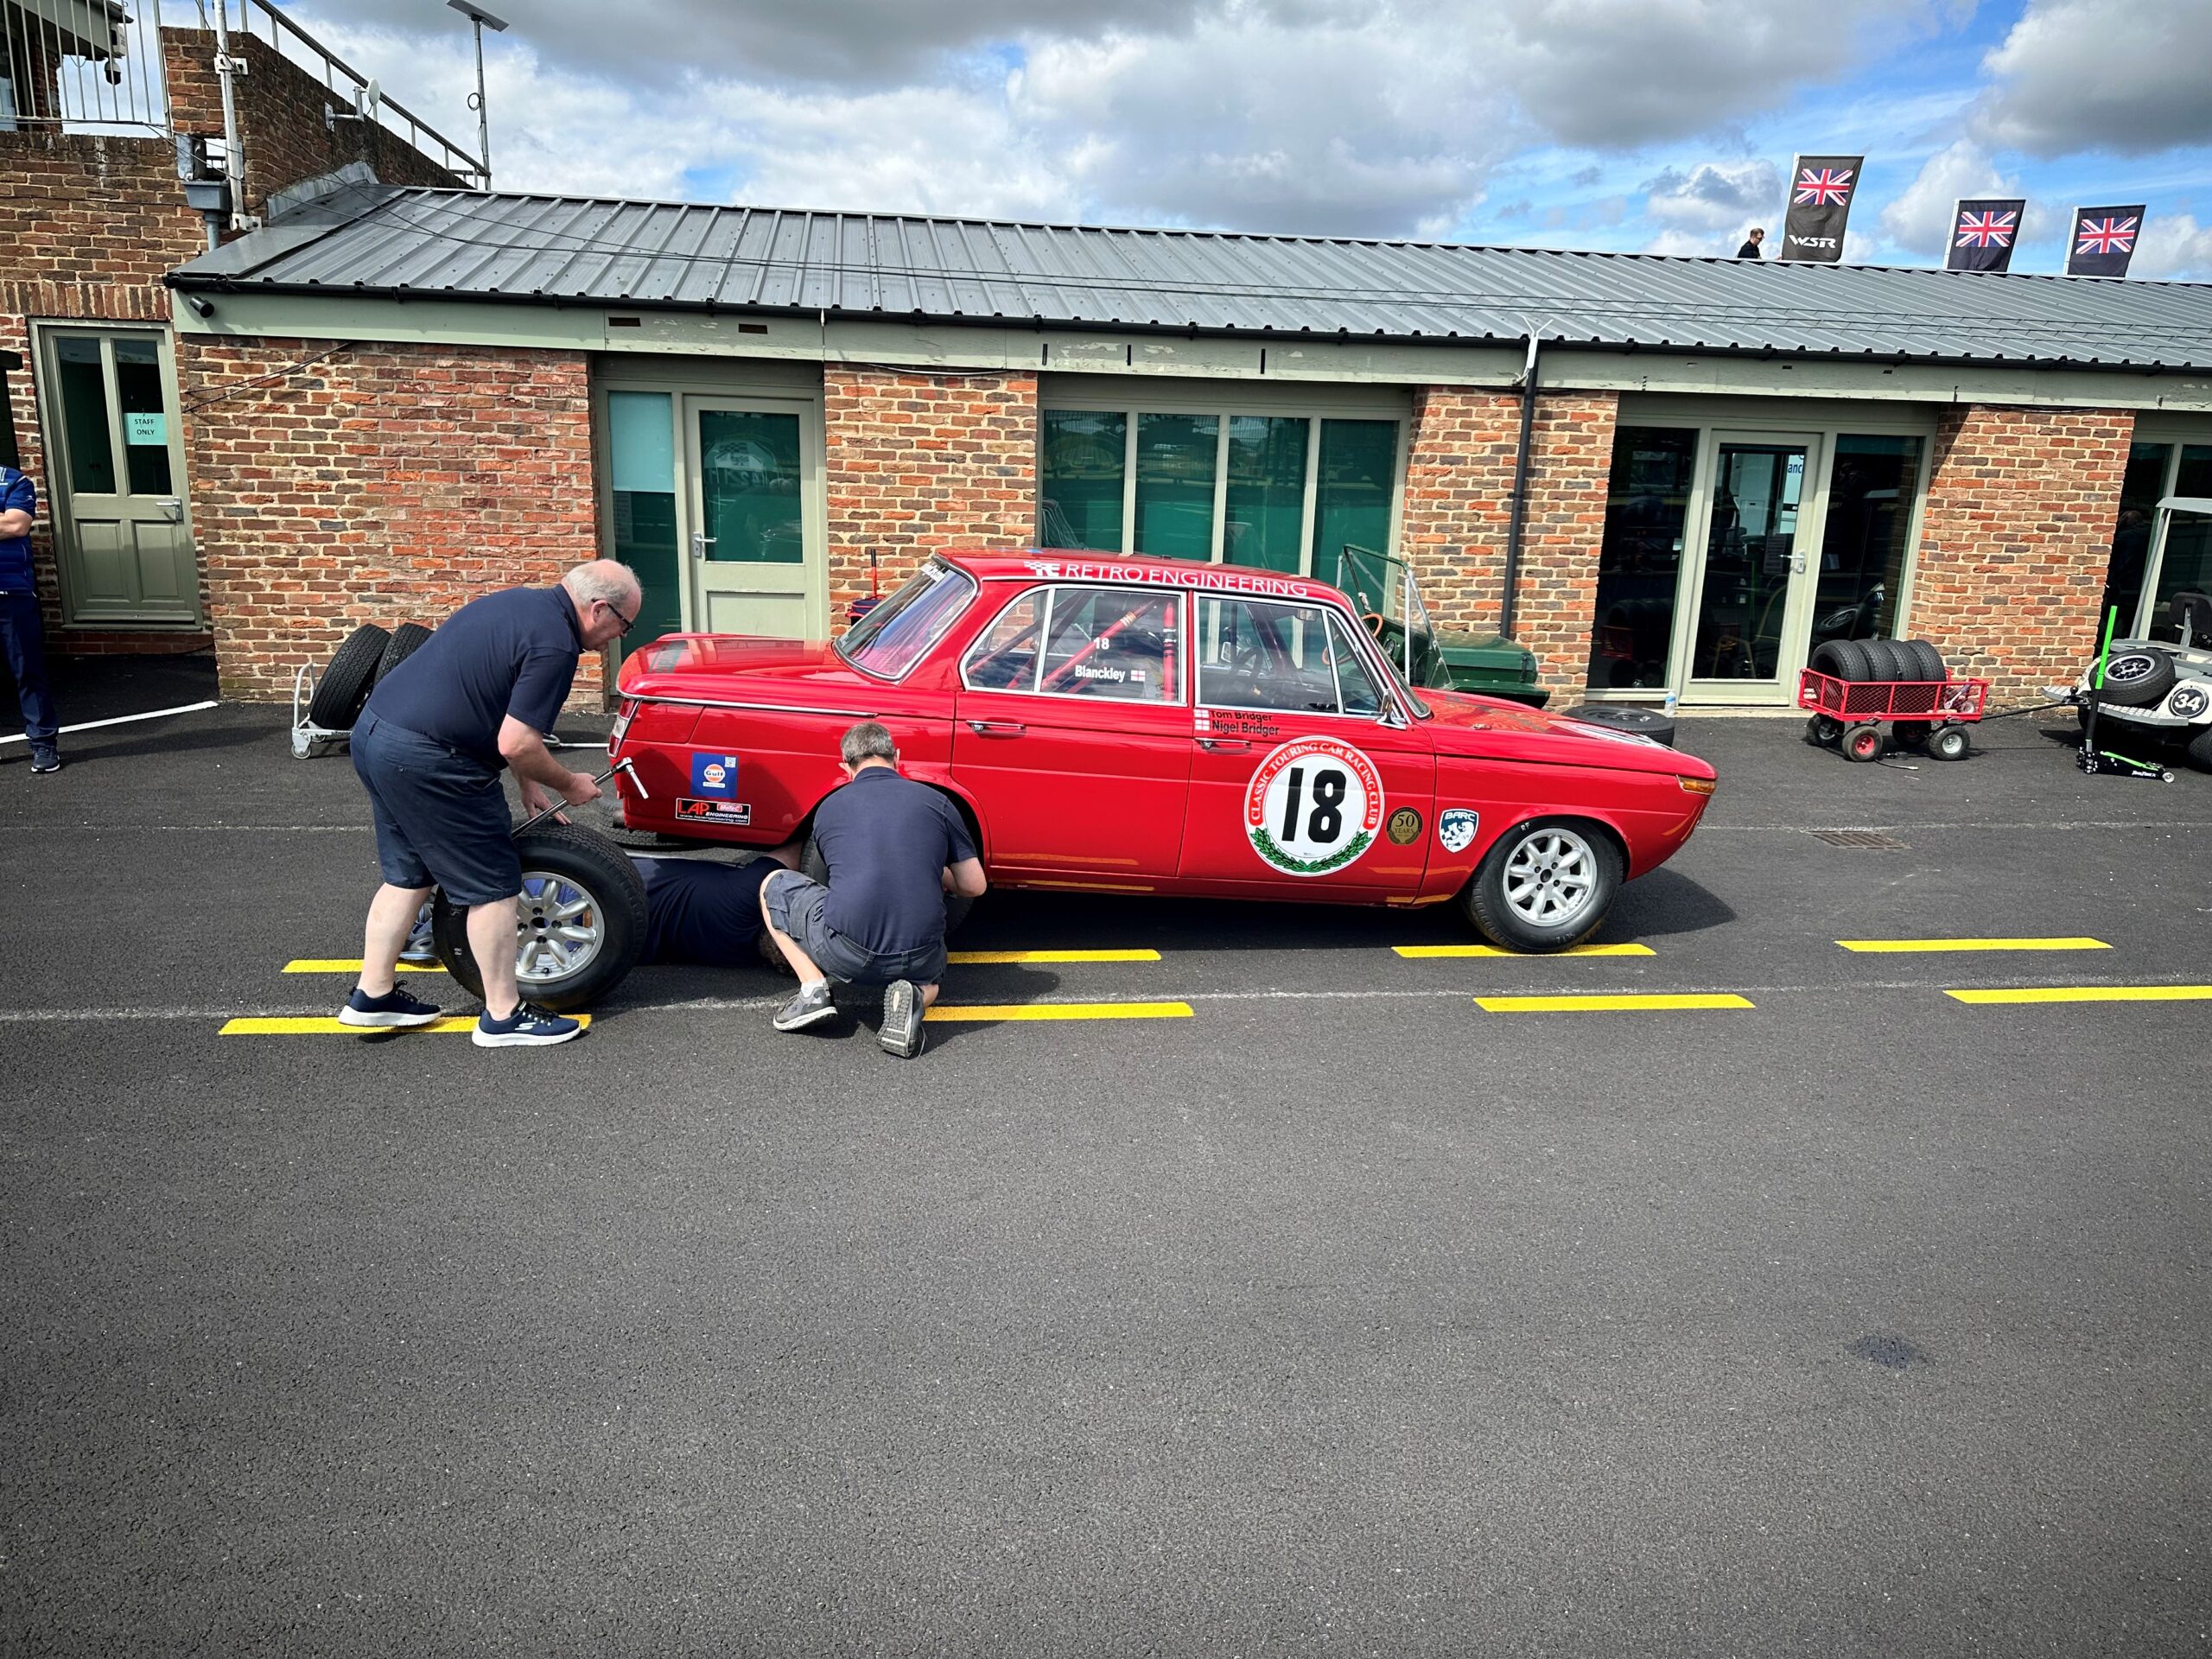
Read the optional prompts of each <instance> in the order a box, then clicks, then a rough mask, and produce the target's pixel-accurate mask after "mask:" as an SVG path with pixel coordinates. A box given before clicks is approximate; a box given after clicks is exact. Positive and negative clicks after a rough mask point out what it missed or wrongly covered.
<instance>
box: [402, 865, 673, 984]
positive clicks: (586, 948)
mask: <svg viewBox="0 0 2212 1659" xmlns="http://www.w3.org/2000/svg"><path fill="white" fill-rule="evenodd" d="M515 851H516V852H517V853H518V854H519V855H521V859H522V896H521V898H520V899H518V901H517V904H516V912H517V914H516V918H515V982H516V984H517V986H518V988H520V989H521V991H522V996H523V1001H525V1002H535V1003H537V1005H538V1006H539V1007H546V1008H552V1009H554V1010H555V1011H556V1012H560V1013H566V1012H567V1011H568V1010H569V1009H571V1008H581V1007H586V1006H588V1004H590V1003H592V1002H594V1001H597V1000H598V999H599V998H601V997H602V996H604V995H607V992H609V991H611V990H613V988H615V986H617V985H619V984H620V983H621V982H622V980H623V977H624V976H626V975H627V974H628V973H629V971H630V969H632V968H634V967H636V966H637V963H638V957H639V952H640V951H642V950H644V949H645V881H644V880H643V879H641V878H640V877H639V874H638V867H637V866H636V865H635V864H633V863H632V862H631V861H630V856H629V855H628V854H626V853H625V852H624V851H623V850H622V849H620V848H619V847H617V846H615V845H614V843H613V842H611V841H609V840H607V837H606V836H601V835H598V834H596V833H594V831H592V830H589V829H580V828H578V827H577V826H575V825H574V824H560V823H548V824H544V825H542V826H540V827H539V828H537V829H525V830H524V831H523V833H522V834H520V835H518V836H516V837H515ZM435 905H436V910H435V913H434V916H433V919H432V923H431V925H432V930H433V931H434V932H435V935H436V938H437V946H438V960H439V961H441V962H442V963H445V967H446V971H447V972H448V974H451V975H452V976H453V977H454V982H456V983H457V984H459V985H460V986H461V988H462V989H464V990H466V991H467V992H468V993H469V994H470V995H472V996H481V995H484V976H482V975H481V974H480V973H478V972H477V971H476V958H475V957H474V955H473V954H472V953H471V952H470V950H469V948H468V912H467V910H466V909H465V908H464V907H462V906H459V905H455V904H454V903H452V902H451V901H449V900H448V899H447V898H446V896H445V894H444V893H438V894H437V895H436V898H435Z"/></svg>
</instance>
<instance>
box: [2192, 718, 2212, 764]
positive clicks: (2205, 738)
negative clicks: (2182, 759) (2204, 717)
mask: <svg viewBox="0 0 2212 1659" xmlns="http://www.w3.org/2000/svg"><path fill="white" fill-rule="evenodd" d="M2189 764H2190V766H2195V767H2196V769H2197V770H2198V771H2199V772H2212V726H2201V727H2199V728H2197V730H2196V735H2195V736H2193V737H2191V738H2190V740H2189Z"/></svg>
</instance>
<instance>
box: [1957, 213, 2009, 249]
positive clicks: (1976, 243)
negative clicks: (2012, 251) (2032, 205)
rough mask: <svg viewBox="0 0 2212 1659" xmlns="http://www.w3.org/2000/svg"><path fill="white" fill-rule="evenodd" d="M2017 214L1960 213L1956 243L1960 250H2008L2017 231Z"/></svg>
mask: <svg viewBox="0 0 2212 1659" xmlns="http://www.w3.org/2000/svg"><path fill="white" fill-rule="evenodd" d="M2018 218H2019V215H2018V213H1961V214H1960V215H1959V230H1958V241H1957V242H1956V244H1955V246H1958V247H1961V248H2009V247H2011V246H2012V232H2014V231H2015V230H2017V229H2018V228H2019V226H2018V224H2017V222H2016V221H2017V220H2018Z"/></svg>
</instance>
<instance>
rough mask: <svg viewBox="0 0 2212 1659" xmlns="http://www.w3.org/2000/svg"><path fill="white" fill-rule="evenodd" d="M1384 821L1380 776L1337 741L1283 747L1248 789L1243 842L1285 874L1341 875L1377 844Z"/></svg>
mask: <svg viewBox="0 0 2212 1659" xmlns="http://www.w3.org/2000/svg"><path fill="white" fill-rule="evenodd" d="M1382 822H1383V778H1382V774H1380V773H1379V772H1376V770H1375V763H1374V762H1373V761H1372V760H1369V759H1368V758H1367V757H1366V756H1365V755H1363V754H1362V753H1360V752H1359V751H1358V750H1357V749H1355V748H1353V747H1351V745H1350V744H1349V743H1339V742H1338V741H1337V740H1336V739H1335V738H1333V737H1301V738H1296V739H1294V740H1293V741H1290V742H1288V743H1285V744H1283V745H1282V746H1281V747H1279V748H1277V749H1275V750H1274V752H1273V753H1270V754H1269V755H1268V758H1267V759H1266V760H1262V761H1261V762H1260V768H1259V770H1258V771H1257V772H1254V773H1253V774H1252V782H1251V784H1250V785H1249V787H1248V788H1247V789H1246V790H1245V791H1244V835H1245V837H1246V839H1247V840H1249V841H1250V842H1251V843H1252V850H1253V851H1254V852H1255V853H1257V854H1258V855H1260V857H1261V859H1262V861H1265V862H1266V863H1267V864H1268V865H1270V866H1272V867H1273V868H1275V869H1278V870H1281V872H1282V873H1283V874H1285V875H1326V874H1328V873H1329V872H1330V871H1332V870H1340V869H1343V868H1344V867H1345V866H1346V865H1348V864H1350V863H1351V861H1353V860H1354V859H1356V858H1357V857H1358V856H1359V855H1361V854H1362V853H1363V852H1365V851H1366V850H1367V849H1368V848H1370V846H1372V845H1373V844H1374V842H1375V831H1376V828H1377V827H1378V826H1379V825H1380V824H1381V823H1382Z"/></svg>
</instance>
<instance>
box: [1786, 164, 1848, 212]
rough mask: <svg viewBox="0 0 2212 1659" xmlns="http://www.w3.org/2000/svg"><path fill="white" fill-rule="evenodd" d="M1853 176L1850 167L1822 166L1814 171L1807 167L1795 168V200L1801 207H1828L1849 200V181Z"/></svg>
mask: <svg viewBox="0 0 2212 1659" xmlns="http://www.w3.org/2000/svg"><path fill="white" fill-rule="evenodd" d="M1854 176H1855V174H1854V170H1853V168H1847V167H1843V168H1836V167H1824V168H1821V169H1820V170H1819V171H1818V172H1815V170H1814V169H1813V168H1809V167H1801V168H1798V169H1797V194H1796V202H1797V205H1798V206H1799V207H1834V206H1836V205H1837V204H1839V203H1841V202H1846V201H1848V200H1851V181H1852V179H1853V177H1854Z"/></svg>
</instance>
